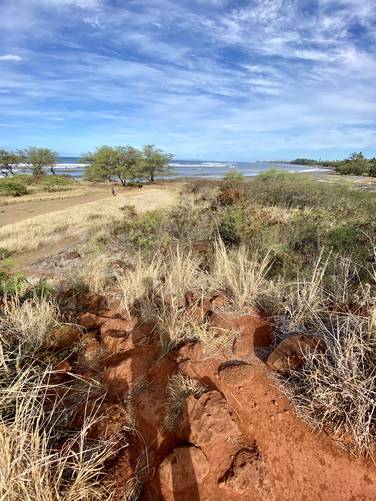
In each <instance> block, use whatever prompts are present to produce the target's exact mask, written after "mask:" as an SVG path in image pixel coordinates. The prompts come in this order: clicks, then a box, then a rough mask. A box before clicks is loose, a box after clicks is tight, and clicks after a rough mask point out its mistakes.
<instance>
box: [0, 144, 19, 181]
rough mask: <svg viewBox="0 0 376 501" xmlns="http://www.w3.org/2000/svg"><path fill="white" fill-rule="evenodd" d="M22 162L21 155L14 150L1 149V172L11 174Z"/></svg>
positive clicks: (5, 174)
mask: <svg viewBox="0 0 376 501" xmlns="http://www.w3.org/2000/svg"><path fill="white" fill-rule="evenodd" d="M19 162H20V156H19V155H18V154H17V153H14V152H13V151H8V150H4V149H0V174H1V175H3V176H6V177H7V176H9V175H10V174H14V171H13V169H14V167H15V166H16V165H17V164H18V163H19Z"/></svg>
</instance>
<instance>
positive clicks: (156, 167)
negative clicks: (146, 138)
mask: <svg viewBox="0 0 376 501" xmlns="http://www.w3.org/2000/svg"><path fill="white" fill-rule="evenodd" d="M142 152H143V159H144V170H145V172H146V173H147V175H148V178H149V180H150V181H151V182H154V179H155V176H156V175H157V174H165V175H168V174H170V173H171V167H170V160H171V159H172V155H171V154H170V153H166V152H164V151H163V150H161V149H159V148H157V147H156V146H155V145H154V144H147V145H146V146H144V148H143V150H142Z"/></svg>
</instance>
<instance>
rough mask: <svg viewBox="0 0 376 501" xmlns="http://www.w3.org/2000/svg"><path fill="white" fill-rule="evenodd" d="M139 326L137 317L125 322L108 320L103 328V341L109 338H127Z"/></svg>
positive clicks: (122, 320) (113, 319)
mask: <svg viewBox="0 0 376 501" xmlns="http://www.w3.org/2000/svg"><path fill="white" fill-rule="evenodd" d="M137 325H138V319H137V318H135V317H134V318H130V319H128V320H124V319H122V318H111V319H106V321H105V322H104V323H103V324H102V326H101V338H102V340H103V339H104V338H105V337H107V336H112V337H124V336H127V335H128V334H130V333H131V332H132V331H133V329H134V328H135V327H136V326H137Z"/></svg>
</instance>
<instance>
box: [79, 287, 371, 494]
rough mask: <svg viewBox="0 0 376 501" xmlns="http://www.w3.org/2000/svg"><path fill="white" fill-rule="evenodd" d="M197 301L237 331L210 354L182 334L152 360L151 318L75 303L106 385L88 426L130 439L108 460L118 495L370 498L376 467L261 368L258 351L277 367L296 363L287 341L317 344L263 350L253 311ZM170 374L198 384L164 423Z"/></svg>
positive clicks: (266, 328)
mask: <svg viewBox="0 0 376 501" xmlns="http://www.w3.org/2000/svg"><path fill="white" fill-rule="evenodd" d="M92 301H93V302H95V301H96V302H97V303H98V304H99V303H101V302H100V301H99V299H98V298H96V297H94V298H93V299H92ZM202 305H203V306H202V307H201V310H202V314H203V315H204V316H206V318H208V319H209V322H210V324H211V326H212V327H213V328H216V329H218V330H219V331H221V333H225V334H226V333H229V332H231V331H233V330H237V331H238V332H239V335H238V336H237V338H236V339H235V341H234V343H233V346H232V347H231V348H226V349H222V350H221V351H219V352H217V353H216V354H215V355H214V356H211V357H208V356H207V355H206V354H205V352H204V349H203V347H202V346H201V345H200V343H189V344H186V345H184V346H182V347H180V348H179V349H177V350H175V351H174V352H171V353H170V354H169V355H168V356H166V357H164V358H160V351H159V347H158V345H157V343H156V341H155V339H156V336H155V332H154V331H155V329H154V326H153V325H148V326H146V327H145V326H142V325H141V326H140V325H139V324H138V322H137V320H136V319H129V318H124V319H121V318H116V320H112V319H109V317H108V316H106V312H105V311H103V310H101V311H100V315H98V314H97V313H98V312H95V311H93V310H92V311H91V312H90V315H93V317H91V316H89V315H88V312H83V313H81V317H80V318H81V321H82V325H84V326H86V325H87V328H88V329H91V331H90V334H81V335H82V337H83V340H85V336H87V347H86V351H87V350H88V349H89V348H88V347H90V346H91V347H92V348H91V349H92V350H94V345H95V353H97V354H98V353H99V354H102V355H101V356H102V358H101V362H100V364H98V365H97V366H96V367H93V366H91V368H90V370H91V371H93V373H95V378H97V379H98V380H101V381H102V382H103V383H104V384H105V385H107V387H108V395H107V398H106V401H105V402H104V404H103V412H102V415H103V419H102V422H101V424H100V426H99V425H98V428H97V434H98V436H105V437H107V436H108V435H111V433H123V434H124V436H125V439H126V441H127V442H128V443H129V444H130V445H129V447H128V448H126V449H124V450H123V451H121V452H119V456H118V457H117V459H116V461H115V463H114V464H112V465H109V473H110V475H109V477H110V480H111V481H113V482H114V492H115V495H116V496H115V499H124V495H125V494H126V492H127V491H128V494H129V491H130V489H133V491H134V493H138V495H139V498H138V499H143V500H147V501H149V500H151V501H152V500H168V501H170V500H171V501H172V500H174V501H195V500H201V501H204V500H208V501H209V500H210V501H217V500H218V501H219V500H234V501H238V500H239V501H240V500H245V499H246V500H260V501H270V500H275V501H291V500H302V501H303V500H305V501H316V500H321V501H336V500H338V501H358V500H362V501H366V500H373V499H376V468H375V465H374V464H373V463H372V462H371V461H367V460H366V459H364V458H361V459H356V458H354V457H353V456H351V455H349V454H348V453H346V452H345V451H342V450H341V449H339V448H338V447H337V446H336V444H335V443H334V441H333V440H332V439H331V438H330V437H328V436H324V435H321V434H317V433H314V432H313V431H311V430H310V429H309V427H308V426H307V425H306V424H305V423H304V422H303V421H302V420H300V419H299V418H297V417H296V416H295V414H294V413H293V411H292V409H291V407H290V404H289V401H288V400H287V398H286V397H285V396H284V395H283V394H282V393H281V391H280V390H279V389H278V388H277V385H276V383H273V380H272V379H271V378H270V374H271V369H270V368H269V367H268V365H267V363H266V361H267V360H268V364H269V365H271V366H273V364H277V366H278V367H282V369H283V370H284V371H286V370H288V367H289V364H290V363H299V360H298V358H297V357H298V355H297V348H296V347H295V344H296V346H298V347H299V349H300V348H301V344H302V343H303V344H304V342H305V343H306V345H307V343H308V344H309V347H310V348H312V349H315V348H316V347H317V343H316V344H315V343H314V342H313V341H311V340H309V341H307V340H306V339H303V338H302V339H300V343H298V342H296V343H295V342H293V343H292V342H290V343H288V342H285V344H284V345H283V346H282V347H280V348H279V351H278V350H276V351H275V352H274V354H273V355H270V353H271V351H272V349H271V334H272V327H271V325H270V324H269V323H268V322H267V321H266V320H265V319H263V318H261V316H260V315H259V314H257V312H250V313H248V314H246V315H240V316H239V315H235V314H231V313H223V312H218V311H216V310H218V305H220V306H221V307H223V306H225V301H224V300H223V298H222V297H221V296H217V297H216V298H215V301H214V304H213V305H212V306H210V305H209V304H208V302H205V303H202ZM193 307H194V306H192V305H189V306H188V308H193ZM108 311H110V310H108ZM197 315H198V316H200V315H201V313H200V311H199V310H197ZM94 325H95V326H94ZM83 347H85V343H83ZM295 348H296V349H295ZM319 348H320V349H325V347H323V346H320V347H319ZM83 349H84V350H85V348H83ZM84 354H85V352H84ZM89 354H91V356H92V359H91V360H95V357H94V356H93V351H90V350H89V353H87V352H86V356H89ZM98 356H99V355H98ZM286 357H287V358H286ZM297 361H298V362H297ZM278 367H277V368H278ZM179 372H180V373H181V374H183V375H184V376H187V377H190V378H194V379H196V380H198V381H199V382H200V383H201V384H202V385H204V386H205V391H204V392H203V393H202V394H201V395H200V396H199V397H198V398H196V397H195V396H194V395H192V394H191V395H188V396H187V395H186V396H185V397H186V398H184V399H183V401H182V406H181V412H180V414H179V416H178V419H177V420H176V423H175V430H174V431H173V432H172V431H169V429H168V428H167V426H166V420H165V417H166V409H167V392H166V387H167V383H168V380H169V378H170V377H171V376H172V375H173V374H176V373H179ZM130 423H131V424H130ZM132 428H134V429H133V431H132V430H131V429H132Z"/></svg>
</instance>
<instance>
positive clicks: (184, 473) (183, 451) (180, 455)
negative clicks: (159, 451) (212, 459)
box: [158, 446, 210, 492]
mask: <svg viewBox="0 0 376 501" xmlns="http://www.w3.org/2000/svg"><path fill="white" fill-rule="evenodd" d="M209 471H210V465H209V462H208V460H207V458H206V456H205V454H204V453H203V452H202V450H201V449H200V448H198V447H192V446H188V447H178V448H176V449H174V450H173V451H172V453H171V454H169V455H168V456H167V457H166V458H165V459H164V460H163V461H162V463H161V464H160V465H159V472H158V474H159V480H160V483H161V485H162V487H164V488H167V489H168V490H169V491H170V492H181V491H184V490H186V489H188V488H190V487H193V486H195V485H197V484H198V485H200V484H201V483H202V482H203V480H204V479H205V478H206V476H207V475H208V473H209Z"/></svg>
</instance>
